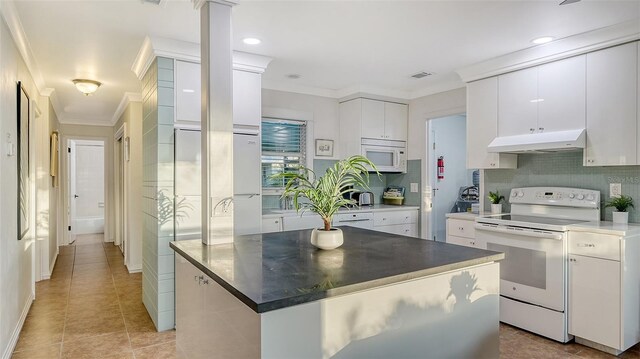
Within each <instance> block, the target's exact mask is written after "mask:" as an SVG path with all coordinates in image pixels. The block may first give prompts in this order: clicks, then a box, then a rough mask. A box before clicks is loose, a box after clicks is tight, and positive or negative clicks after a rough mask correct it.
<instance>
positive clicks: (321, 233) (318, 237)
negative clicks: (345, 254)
mask: <svg viewBox="0 0 640 359" xmlns="http://www.w3.org/2000/svg"><path fill="white" fill-rule="evenodd" d="M342 243H344V239H343V237H342V230H341V229H339V228H331V230H330V231H325V230H323V229H317V228H314V229H313V231H311V244H313V245H314V246H316V247H318V248H320V249H334V248H338V247H340V246H341V245H342Z"/></svg>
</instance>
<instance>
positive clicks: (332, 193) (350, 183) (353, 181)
mask: <svg viewBox="0 0 640 359" xmlns="http://www.w3.org/2000/svg"><path fill="white" fill-rule="evenodd" d="M369 168H371V169H373V170H374V171H375V172H376V173H378V171H377V170H376V167H375V165H374V164H373V163H372V162H371V161H369V160H368V159H367V158H366V157H363V156H352V157H349V158H347V159H344V160H341V161H338V162H337V163H336V164H335V165H333V166H332V167H329V168H328V169H327V171H326V172H325V173H324V175H323V176H322V177H320V178H316V176H315V173H314V172H313V171H312V170H311V169H309V168H307V167H304V166H299V167H298V169H299V170H298V171H296V172H285V173H278V174H276V175H274V176H273V178H284V179H285V180H287V182H286V185H285V188H284V192H283V193H282V197H285V196H290V197H291V198H292V199H293V207H294V208H295V209H296V211H298V212H300V210H302V211H307V210H309V211H311V212H315V213H317V214H319V215H320V217H322V221H323V222H324V227H323V228H314V229H313V231H312V232H311V244H313V245H314V246H316V247H318V248H320V249H334V248H337V247H340V246H341V245H342V243H343V242H344V239H343V236H342V230H340V229H339V228H332V227H331V220H332V219H333V215H334V214H336V212H337V211H338V210H339V209H340V207H343V206H347V205H353V204H355V200H353V199H351V198H350V196H349V194H351V193H352V192H355V191H356V189H354V188H353V187H354V186H357V187H362V188H364V189H369ZM378 175H379V173H378ZM300 198H306V199H307V200H308V201H300Z"/></svg>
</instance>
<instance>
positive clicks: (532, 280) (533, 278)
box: [487, 243, 547, 290]
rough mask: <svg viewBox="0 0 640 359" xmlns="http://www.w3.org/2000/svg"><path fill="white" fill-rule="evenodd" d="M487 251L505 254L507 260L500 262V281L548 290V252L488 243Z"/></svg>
mask: <svg viewBox="0 0 640 359" xmlns="http://www.w3.org/2000/svg"><path fill="white" fill-rule="evenodd" d="M487 249H488V250H491V251H496V252H504V253H505V259H504V260H503V261H501V262H500V279H503V280H507V281H509V282H512V283H519V284H522V285H526V286H528V287H535V288H540V289H543V290H545V289H547V253H546V252H544V251H538V250H534V249H528V248H518V247H511V246H505V245H502V244H495V243H487Z"/></svg>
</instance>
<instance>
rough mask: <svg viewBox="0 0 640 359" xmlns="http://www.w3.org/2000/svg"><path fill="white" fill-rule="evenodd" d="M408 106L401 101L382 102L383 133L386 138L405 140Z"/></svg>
mask: <svg viewBox="0 0 640 359" xmlns="http://www.w3.org/2000/svg"><path fill="white" fill-rule="evenodd" d="M408 109H409V106H407V105H403V104H401V103H393V102H385V103H384V134H385V136H387V137H386V139H387V140H400V141H406V140H407V122H408V118H409V113H408V112H409V111H408Z"/></svg>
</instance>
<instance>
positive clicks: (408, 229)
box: [373, 223, 418, 237]
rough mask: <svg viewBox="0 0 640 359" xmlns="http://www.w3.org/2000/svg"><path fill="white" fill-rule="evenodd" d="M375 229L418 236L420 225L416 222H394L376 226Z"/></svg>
mask: <svg viewBox="0 0 640 359" xmlns="http://www.w3.org/2000/svg"><path fill="white" fill-rule="evenodd" d="M373 229H374V230H375V231H378V232H385V233H392V234H398V235H401V236H408V237H418V225H417V224H415V223H407V224H394V225H391V226H381V227H374V228H373Z"/></svg>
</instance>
